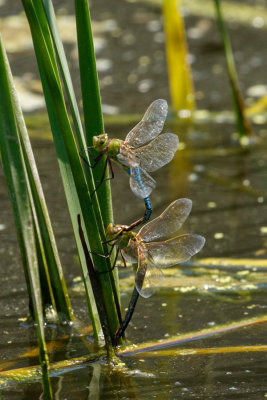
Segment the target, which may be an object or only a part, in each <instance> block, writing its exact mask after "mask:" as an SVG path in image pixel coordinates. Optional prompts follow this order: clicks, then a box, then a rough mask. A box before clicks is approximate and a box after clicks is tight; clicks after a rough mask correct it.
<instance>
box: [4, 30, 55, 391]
mask: <svg viewBox="0 0 267 400" xmlns="http://www.w3.org/2000/svg"><path fill="white" fill-rule="evenodd" d="M0 70H1V78H0V132H1V134H0V151H1V158H2V164H3V169H4V172H5V176H6V180H7V184H8V188H9V193H10V198H11V203H12V208H13V213H14V217H15V224H16V228H17V235H18V240H19V244H20V249H21V254H22V261H23V266H24V271H25V276H26V282H27V287H28V292H29V294H30V299H31V306H32V313H33V316H34V320H35V322H36V328H37V337H38V343H39V348H40V362H41V367H42V375H43V384H44V393H45V395H46V398H47V399H51V398H52V391H51V386H50V380H49V375H48V368H49V360H48V356H47V351H46V343H45V336H44V328H43V307H42V298H41V286H40V277H39V269H38V256H37V250H36V235H35V226H34V219H33V211H34V210H33V209H32V204H31V202H30V198H29V192H28V184H27V171H26V167H25V162H24V159H23V154H22V151H21V146H20V138H19V132H18V128H17V123H16V116H15V111H16V110H14V108H13V100H12V97H11V96H12V95H13V85H11V84H10V73H9V65H8V61H7V57H6V54H5V51H4V47H3V43H2V39H1V37H0Z"/></svg>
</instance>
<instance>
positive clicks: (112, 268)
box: [96, 249, 120, 274]
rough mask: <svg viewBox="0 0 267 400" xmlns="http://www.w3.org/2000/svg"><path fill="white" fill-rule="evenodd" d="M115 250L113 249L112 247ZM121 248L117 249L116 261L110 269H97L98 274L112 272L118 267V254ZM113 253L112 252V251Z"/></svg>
mask: <svg viewBox="0 0 267 400" xmlns="http://www.w3.org/2000/svg"><path fill="white" fill-rule="evenodd" d="M112 250H113V249H112ZM119 252H120V249H117V250H116V255H115V259H114V263H113V265H112V267H111V268H110V269H109V270H106V271H96V273H97V274H106V273H107V272H111V271H113V270H114V268H115V267H116V263H117V259H118V255H119ZM110 254H111V253H110Z"/></svg>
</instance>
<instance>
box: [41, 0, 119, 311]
mask: <svg viewBox="0 0 267 400" xmlns="http://www.w3.org/2000/svg"><path fill="white" fill-rule="evenodd" d="M42 1H43V5H44V9H45V12H46V17H47V21H48V24H49V29H50V33H51V38H52V40H53V44H54V47H55V52H56V55H57V60H58V64H59V68H60V72H61V76H62V79H63V83H64V89H65V91H66V96H67V99H68V102H69V104H70V109H71V115H72V119H73V121H74V126H75V131H76V138H77V142H78V145H79V148H80V149H81V151H82V152H83V150H84V149H86V146H87V145H86V141H85V137H84V133H83V128H82V124H81V120H80V116H79V112H78V104H77V101H76V98H75V93H74V89H73V85H72V81H71V77H70V72H69V68H68V64H67V60H66V55H65V52H64V48H63V45H62V42H61V39H60V35H59V31H58V28H57V23H56V17H55V12H54V8H53V4H52V2H51V0H42ZM76 12H77V32H78V43H80V44H81V45H79V54H81V53H82V56H80V57H79V59H80V66H81V84H82V92H83V93H84V94H87V95H86V100H87V99H90V102H89V103H86V106H85V107H84V111H85V121H86V122H87V132H88V130H90V131H91V136H90V143H88V144H89V145H91V144H92V143H91V139H92V135H93V134H94V133H95V129H97V126H98V127H99V128H98V129H102V131H103V129H104V128H103V118H102V112H101V104H100V94H99V87H98V80H97V73H96V69H95V58H94V52H93V43H92V40H93V38H92V32H91V25H90V18H89V14H88V13H89V9H88V6H87V4H86V2H85V3H84V2H80V3H79V5H78V6H77V5H76ZM80 15H82V16H83V17H84V16H85V15H87V17H88V18H87V19H86V20H83V19H81V18H80V17H79V16H80ZM81 27H82V28H81ZM90 50H91V53H92V54H91V55H90V57H89V58H88V55H87V56H86V54H89V53H90ZM88 64H89V67H88ZM84 71H86V73H85V74H84ZM88 71H93V72H92V73H91V74H88ZM84 78H85V79H84ZM88 83H89V87H87V85H88ZM87 106H89V108H88V110H87V109H86V107H87ZM91 108H92V109H91ZM87 115H89V117H90V118H89V119H87ZM87 142H88V137H87ZM83 156H84V157H87V160H88V162H90V161H89V158H88V154H87V153H86V152H83ZM98 168H99V169H96V171H98V174H96V179H97V180H98V179H100V177H101V176H100V175H101V174H102V170H103V163H102V162H100V166H99V167H98ZM85 176H86V180H87V184H88V187H89V191H90V193H93V192H94V190H95V185H94V176H93V173H92V170H91V169H90V168H88V167H87V166H85ZM99 199H100V205H99V202H98V200H99ZM111 200H112V199H111V191H110V184H109V182H108V181H107V182H104V183H103V190H101V188H100V189H99V191H98V192H97V193H95V194H94V196H93V197H92V204H93V208H94V212H95V215H96V220H97V223H98V228H99V232H100V235H101V238H102V240H103V241H104V240H105V227H104V225H103V220H102V215H103V219H104V223H105V226H107V225H108V224H109V223H110V222H113V213H112V203H111ZM101 205H102V209H101V212H100V208H99V207H100V206H101ZM104 249H105V252H108V250H109V249H108V248H107V246H104ZM110 261H111V263H110ZM112 261H113V257H111V260H107V262H108V263H109V268H111V264H112ZM110 278H111V283H112V287H113V295H114V299H115V302H116V307H117V312H118V315H119V318H120V314H121V311H120V302H119V296H118V272H117V270H114V271H113V273H112V275H111V276H110Z"/></svg>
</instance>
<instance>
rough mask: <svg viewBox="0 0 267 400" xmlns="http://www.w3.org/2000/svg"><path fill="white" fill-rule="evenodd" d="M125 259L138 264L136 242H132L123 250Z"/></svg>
mask: <svg viewBox="0 0 267 400" xmlns="http://www.w3.org/2000/svg"><path fill="white" fill-rule="evenodd" d="M121 252H122V255H123V257H124V258H125V260H126V261H127V262H129V263H131V264H134V263H137V262H138V252H137V246H136V242H135V241H133V240H130V241H129V243H128V245H127V246H126V247H124V249H122V250H121Z"/></svg>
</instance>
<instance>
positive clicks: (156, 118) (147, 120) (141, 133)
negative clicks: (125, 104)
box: [125, 99, 168, 148]
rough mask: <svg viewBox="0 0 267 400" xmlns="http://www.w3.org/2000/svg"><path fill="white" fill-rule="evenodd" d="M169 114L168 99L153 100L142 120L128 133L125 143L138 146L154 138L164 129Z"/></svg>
mask: <svg viewBox="0 0 267 400" xmlns="http://www.w3.org/2000/svg"><path fill="white" fill-rule="evenodd" d="M167 114H168V104H167V102H166V100H162V99H158V100H155V101H153V103H152V104H150V106H149V107H148V109H147V110H146V112H145V115H144V116H143V118H142V120H141V121H140V122H139V123H138V124H137V125H136V126H135V127H134V128H133V129H132V130H131V131H130V132H129V133H128V135H127V136H126V138H125V143H127V144H129V145H130V146H132V147H134V148H136V147H139V146H142V145H143V144H145V143H147V142H149V141H150V140H152V139H154V138H155V137H156V136H158V135H159V134H160V132H161V131H162V129H163V125H164V122H165V119H166V117H167Z"/></svg>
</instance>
